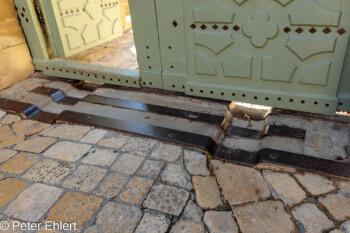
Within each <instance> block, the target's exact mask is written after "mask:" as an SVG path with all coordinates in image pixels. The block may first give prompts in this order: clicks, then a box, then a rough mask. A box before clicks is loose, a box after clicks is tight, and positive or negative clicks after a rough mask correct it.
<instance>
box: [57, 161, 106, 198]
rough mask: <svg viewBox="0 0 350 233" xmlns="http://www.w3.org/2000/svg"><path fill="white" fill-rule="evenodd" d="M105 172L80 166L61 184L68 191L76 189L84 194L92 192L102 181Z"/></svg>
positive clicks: (96, 168) (104, 170)
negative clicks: (68, 189)
mask: <svg viewBox="0 0 350 233" xmlns="http://www.w3.org/2000/svg"><path fill="white" fill-rule="evenodd" d="M106 172H107V170H106V169H102V168H98V167H92V166H86V165H81V166H80V167H78V168H77V169H76V170H75V171H74V172H73V173H72V174H71V175H70V176H68V178H67V179H66V180H65V181H64V182H63V186H64V187H66V188H70V189H78V190H81V191H84V192H89V191H92V190H93V189H94V188H95V187H96V186H97V184H98V183H99V182H100V181H101V180H102V179H103V177H104V176H105V174H106Z"/></svg>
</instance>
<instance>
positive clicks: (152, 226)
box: [135, 213, 170, 233]
mask: <svg viewBox="0 0 350 233" xmlns="http://www.w3.org/2000/svg"><path fill="white" fill-rule="evenodd" d="M169 225H170V220H169V219H167V218H166V217H165V215H162V214H150V213H146V214H144V215H143V217H142V220H141V222H140V224H139V225H138V227H137V228H136V231H135V233H149V232H152V233H165V232H167V230H168V228H169Z"/></svg>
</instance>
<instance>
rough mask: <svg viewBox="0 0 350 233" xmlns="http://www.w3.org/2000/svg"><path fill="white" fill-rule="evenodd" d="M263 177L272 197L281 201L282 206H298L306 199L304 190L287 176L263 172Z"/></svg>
mask: <svg viewBox="0 0 350 233" xmlns="http://www.w3.org/2000/svg"><path fill="white" fill-rule="evenodd" d="M263 175H264V178H265V180H266V181H267V183H268V185H269V187H270V189H271V192H272V195H273V196H274V197H275V198H276V199H281V200H282V201H283V202H284V204H286V205H289V206H290V205H294V204H298V203H300V202H301V201H303V200H304V199H305V198H306V193H305V192H304V190H303V189H302V188H301V187H300V186H299V185H298V183H297V182H296V181H295V180H294V179H293V177H292V176H290V175H289V174H285V173H278V172H273V171H264V172H263Z"/></svg>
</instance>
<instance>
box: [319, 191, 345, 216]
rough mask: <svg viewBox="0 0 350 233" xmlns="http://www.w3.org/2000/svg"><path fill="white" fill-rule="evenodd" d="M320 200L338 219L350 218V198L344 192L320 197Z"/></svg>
mask: <svg viewBox="0 0 350 233" xmlns="http://www.w3.org/2000/svg"><path fill="white" fill-rule="evenodd" d="M319 202H320V203H321V204H322V205H323V206H325V208H326V209H327V210H328V212H329V213H330V214H331V215H332V216H333V218H335V219H336V220H338V221H344V220H347V219H349V218H350V198H349V197H346V196H344V195H343V194H329V195H327V196H326V197H320V198H319Z"/></svg>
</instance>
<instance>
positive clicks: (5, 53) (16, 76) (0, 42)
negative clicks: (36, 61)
mask: <svg viewBox="0 0 350 233" xmlns="http://www.w3.org/2000/svg"><path fill="white" fill-rule="evenodd" d="M33 72H34V66H33V64H32V59H31V56H30V53H29V50H28V47H27V44H26V40H25V38H24V35H23V32H22V28H21V26H20V25H19V21H18V19H17V12H16V10H15V6H14V3H13V0H1V7H0V90H1V89H4V88H6V87H8V86H11V85H12V84H14V83H17V82H19V81H21V80H23V79H26V78H27V77H28V76H29V75H30V74H32V73H33Z"/></svg>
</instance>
